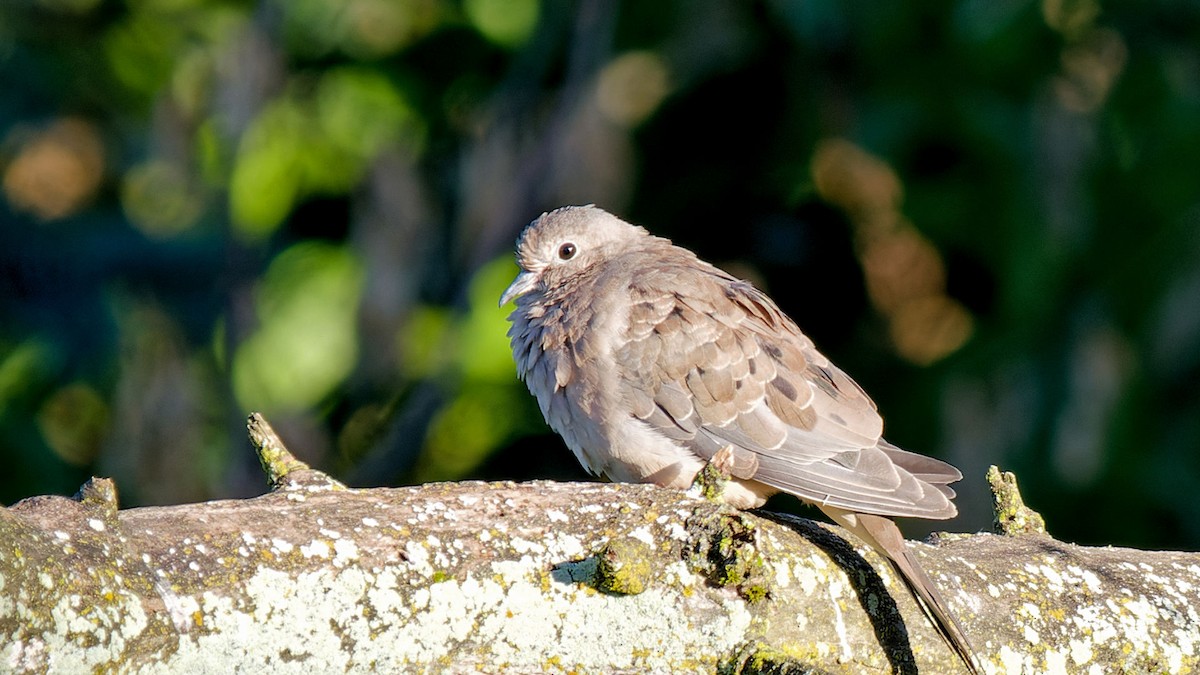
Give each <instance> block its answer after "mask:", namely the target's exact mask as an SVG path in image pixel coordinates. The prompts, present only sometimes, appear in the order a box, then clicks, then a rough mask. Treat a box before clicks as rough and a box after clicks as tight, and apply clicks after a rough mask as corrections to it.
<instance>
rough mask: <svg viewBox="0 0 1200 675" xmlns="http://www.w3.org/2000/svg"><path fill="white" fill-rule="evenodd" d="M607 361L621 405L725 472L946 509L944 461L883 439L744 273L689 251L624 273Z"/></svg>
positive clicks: (807, 492)
mask: <svg viewBox="0 0 1200 675" xmlns="http://www.w3.org/2000/svg"><path fill="white" fill-rule="evenodd" d="M629 291H630V294H631V303H630V309H629V317H628V322H627V324H626V328H625V331H624V333H625V334H624V335H623V336H622V337H623V339H622V340H620V341H618V346H617V349H616V353H615V354H614V356H615V357H616V358H615V362H616V363H617V364H618V366H617V367H618V369H620V371H621V372H620V373H618V380H619V381H620V382H621V387H622V397H623V400H624V402H625V404H626V405H627V406H628V407H629V410H630V412H631V413H632V414H633V415H634V416H635V417H636V418H637V419H640V420H642V421H643V422H644V423H646V424H648V425H650V426H651V427H653V428H654V429H656V430H657V431H658V432H660V433H662V434H664V435H666V436H668V437H670V438H672V439H675V440H676V441H677V442H679V443H680V444H682V445H685V446H687V447H689V448H691V449H692V450H693V451H694V452H696V453H697V454H698V455H700V456H701V457H703V458H706V459H707V458H709V457H712V455H713V454H714V453H716V451H717V450H719V449H721V448H722V447H725V446H727V445H731V446H733V448H734V451H735V452H734V462H733V468H732V473H733V475H734V476H735V477H737V478H742V479H752V480H756V481H759V482H761V483H765V484H767V485H770V486H773V487H775V488H778V489H781V490H784V491H786V492H790V493H792V494H794V495H796V496H798V497H800V498H802V499H806V500H808V501H811V502H815V503H818V504H828V505H831V506H836V507H839V508H843V509H848V510H852V511H858V512H864V513H875V514H880V515H889V516H916V517H923V518H949V517H952V516H953V515H954V514H955V513H956V511H955V508H954V505H953V504H952V503H951V502H950V498H951V497H953V495H954V493H953V491H952V490H951V489H950V488H949V487H946V485H947V484H948V483H952V482H954V481H956V480H958V479H959V478H961V477H962V476H961V474H960V473H959V472H958V470H957V469H955V468H954V467H952V466H950V465H949V464H946V463H944V462H941V461H938V460H935V459H932V458H929V457H924V456H921V455H916V454H913V453H909V452H906V451H904V450H901V449H899V448H897V447H895V446H893V445H891V444H889V443H887V442H886V441H884V440H883V439H882V433H883V420H882V419H881V418H880V416H879V413H878V412H877V411H876V409H875V404H874V403H873V402H872V401H871V399H870V398H869V397H868V396H867V394H866V393H865V392H864V391H863V390H862V389H861V388H860V387H859V386H858V385H857V384H855V382H854V381H853V380H851V379H850V377H849V376H847V375H846V374H845V373H843V372H842V371H841V370H839V369H838V368H837V367H836V366H834V365H833V364H831V363H830V362H829V360H828V359H826V358H825V357H824V356H823V355H822V354H821V353H820V352H818V351H817V350H816V348H815V347H814V346H813V344H812V342H811V341H810V340H809V339H808V338H807V337H805V336H804V335H803V334H802V333H801V332H800V330H799V329H798V328H797V327H796V326H795V324H794V323H792V321H791V320H790V319H788V318H787V317H786V316H784V314H783V313H782V312H781V311H780V310H779V309H778V308H777V307H776V306H775V304H774V303H773V302H772V301H771V300H770V299H769V298H767V297H766V296H765V295H763V294H762V293H761V292H759V291H758V290H757V289H755V288H754V287H753V286H751V285H750V284H748V283H746V282H743V281H739V280H737V279H734V278H733V277H730V276H728V275H727V274H725V273H724V272H722V271H720V270H718V269H717V268H715V267H712V266H709V265H707V264H706V263H702V262H700V261H698V260H695V259H694V258H691V259H688V258H683V259H681V260H678V261H674V262H673V263H670V264H665V265H663V264H660V265H656V266H653V267H649V266H648V267H646V268H645V269H643V270H642V271H640V272H639V273H638V274H635V275H633V278H632V281H631V283H630V286H629Z"/></svg>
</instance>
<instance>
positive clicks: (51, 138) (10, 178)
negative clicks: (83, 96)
mask: <svg viewBox="0 0 1200 675" xmlns="http://www.w3.org/2000/svg"><path fill="white" fill-rule="evenodd" d="M103 174H104V144H103V142H102V141H101V139H100V132H99V131H98V130H97V129H96V127H95V125H93V124H92V123H90V122H88V121H86V120H82V119H79V118H70V117H69V118H64V119H60V120H58V121H56V122H54V123H52V124H51V125H50V126H49V127H47V128H46V129H45V130H44V131H41V132H40V133H37V134H34V135H33V136H32V137H31V138H29V139H28V140H27V141H26V142H25V143H23V144H21V147H20V149H19V150H18V151H17V154H16V157H15V158H14V159H13V161H12V162H11V163H10V164H9V165H8V168H7V169H6V170H5V172H4V194H5V196H6V197H7V198H8V201H9V203H10V204H12V206H13V208H15V209H18V210H21V211H26V212H28V213H32V214H33V215H34V216H37V217H38V218H40V219H42V220H56V219H59V218H65V217H66V216H69V215H71V214H73V213H76V212H78V211H79V210H80V209H82V208H84V207H85V206H87V205H88V203H90V202H91V200H92V198H93V197H94V196H95V194H96V191H97V190H98V189H99V187H100V181H101V178H102V177H103Z"/></svg>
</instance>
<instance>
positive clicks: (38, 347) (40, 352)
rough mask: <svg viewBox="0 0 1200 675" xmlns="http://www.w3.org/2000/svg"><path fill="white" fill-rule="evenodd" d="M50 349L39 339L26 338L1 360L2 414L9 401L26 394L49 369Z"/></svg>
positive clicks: (0, 403) (0, 402)
mask: <svg viewBox="0 0 1200 675" xmlns="http://www.w3.org/2000/svg"><path fill="white" fill-rule="evenodd" d="M50 358H51V354H50V349H49V348H48V347H47V346H46V345H45V344H43V343H42V342H40V341H38V340H26V341H25V342H22V343H21V344H19V345H17V346H16V347H15V348H13V349H12V351H10V352H8V353H7V354H5V355H4V356H3V359H2V360H0V415H3V414H4V413H5V412H6V410H7V408H8V406H9V403H10V402H11V401H12V400H13V399H15V398H17V397H19V396H22V395H24V394H25V393H26V392H27V391H28V389H29V387H30V386H31V385H32V384H34V383H35V382H36V381H37V380H38V379H39V374H40V373H42V372H43V371H45V370H46V369H47V367H48V366H49V363H48V362H49V361H50Z"/></svg>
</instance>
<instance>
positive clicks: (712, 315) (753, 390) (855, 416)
mask: <svg viewBox="0 0 1200 675" xmlns="http://www.w3.org/2000/svg"><path fill="white" fill-rule="evenodd" d="M517 260H518V263H519V264H520V266H521V270H522V272H521V274H520V275H518V277H517V278H516V280H515V281H513V283H512V285H511V286H509V288H508V290H506V291H505V293H504V295H503V297H502V298H501V304H502V305H503V304H506V303H507V302H509V301H511V300H514V299H515V300H516V303H517V308H516V310H515V311H513V313H512V314H511V315H510V316H509V320H510V321H511V322H512V328H511V329H510V330H509V336H510V337H511V339H512V348H513V355H514V358H515V359H516V362H517V369H518V372H519V374H520V375H521V378H522V379H523V380H525V382H526V384H527V385H528V386H529V390H530V391H531V392H532V393H533V394H534V396H536V397H537V400H538V404H539V405H540V407H541V409H542V413H543V415H544V416H545V418H546V422H547V423H548V424H549V425H550V427H551V428H553V429H554V430H555V431H556V432H558V433H559V434H560V435H561V436H562V437H563V439H564V440H565V441H566V443H567V446H568V447H570V448H571V450H572V451H573V452H574V453H575V456H576V457H577V458H578V459H579V461H580V463H582V464H583V466H584V467H585V468H586V469H587V470H588V471H590V472H592V473H593V474H597V475H604V476H607V477H608V478H610V479H612V480H616V481H625V482H652V483H656V484H658V485H662V486H665V487H674V488H679V489H686V488H687V487H688V486H689V485H690V483H691V481H692V479H693V478H694V477H695V475H696V473H697V472H698V471H699V470H700V469H701V468H702V467H703V465H704V463H705V461H707V460H708V459H710V458H712V457H713V455H714V454H716V453H717V451H718V450H721V449H722V448H726V447H729V448H731V450H732V461H731V464H730V467H731V473H732V475H733V477H734V480H733V481H731V482H730V483H729V484H728V485H727V487H726V490H725V495H724V497H725V500H726V501H727V502H729V503H730V504H732V505H734V506H737V507H738V508H753V507H757V506H761V505H762V503H763V502H764V501H765V500H766V498H767V497H768V496H770V495H771V494H773V493H775V492H778V491H784V492H788V493H790V494H793V495H795V496H797V497H799V498H800V499H803V500H804V501H807V502H810V503H813V504H815V505H817V506H818V507H819V508H821V510H822V511H824V512H825V513H826V514H827V515H829V516H830V517H831V518H832V519H833V520H834V521H835V522H837V523H838V524H839V525H842V526H843V527H846V528H847V529H849V530H850V531H852V532H854V534H855V535H857V536H858V537H860V538H861V539H863V540H864V541H865V542H866V543H868V544H870V545H871V546H872V547H873V548H875V549H876V550H878V551H879V552H880V553H882V554H883V555H885V556H886V557H887V558H888V559H889V560H890V561H891V562H892V564H893V566H894V567H895V568H896V569H897V571H898V572H899V573H900V574H901V576H902V577H903V578H904V580H905V582H906V583H907V584H908V586H909V588H910V589H912V591H913V592H914V593H915V594H916V595H917V596H918V597H919V598H920V599H921V601H922V603H923V605H922V606H923V607H924V608H925V610H926V611H927V612H928V613H929V615H930V618H931V619H932V620H933V622H934V624H935V625H936V626H937V627H938V629H939V631H940V632H941V633H942V635H943V636H944V637H945V638H946V640H947V642H948V643H949V644H950V646H951V647H952V648H953V649H954V650H955V652H957V653H958V655H959V656H960V657H961V658H962V660H963V662H964V663H965V664H966V666H967V668H968V670H970V671H971V672H977V670H978V667H977V665H976V662H975V658H974V656H973V653H972V649H971V646H970V643H969V642H968V641H967V639H966V637H965V635H964V634H963V632H962V629H961V628H960V627H959V625H958V623H957V621H955V619H954V618H953V616H952V615H951V614H950V612H949V609H948V607H947V605H946V603H945V601H944V600H943V599H942V597H941V595H940V594H939V593H938V591H937V589H936V588H935V587H934V585H933V583H932V581H931V580H930V579H929V577H928V576H927V575H926V574H925V572H924V571H923V570H922V569H921V567H920V565H918V564H917V561H916V558H915V557H913V555H912V553H911V552H910V551H909V550H908V547H907V546H906V545H905V543H904V539H903V537H902V536H901V534H900V531H899V530H898V529H897V528H896V525H895V524H894V523H893V522H892V521H891V520H890V517H892V516H908V517H916V518H933V519H945V518H951V517H953V516H954V515H955V514H956V513H957V510H956V509H955V507H954V504H953V502H951V499H952V498H953V497H954V491H953V490H952V489H951V488H950V487H948V485H949V484H950V483H953V482H955V481H957V480H959V479H960V478H962V474H961V473H959V471H958V470H957V469H955V468H954V467H953V466H950V465H949V464H946V463H945V462H941V461H939V460H936V459H932V458H929V457H924V456H922V455H917V454H914V453H910V452H906V451H904V450H901V449H900V448H897V447H896V446H894V445H892V444H890V443H888V442H887V441H885V440H883V437H882V434H883V420H882V418H881V417H880V416H879V413H878V412H877V411H876V409H875V404H874V403H873V402H872V401H871V399H870V398H869V397H868V396H867V394H866V393H865V392H864V391H863V390H862V389H861V388H860V387H859V386H858V385H857V384H855V382H854V381H853V380H851V379H850V377H849V376H847V375H846V374H845V373H843V372H842V371H841V370H839V369H838V368H837V366H834V365H833V364H832V363H830V362H829V359H827V358H825V357H824V356H823V355H822V354H821V353H820V352H818V351H817V350H816V348H815V347H814V346H813V343H812V341H810V340H809V339H808V338H807V337H805V336H804V334H803V333H801V332H800V329H799V328H797V327H796V324H794V323H793V322H792V321H791V319H789V318H788V317H787V316H785V315H784V314H783V312H781V311H780V310H779V308H778V307H776V306H775V303H774V302H772V301H771V299H770V298H768V297H767V296H766V295H764V294H763V293H762V292H761V291H759V290H758V289H756V288H754V287H753V286H752V285H750V284H749V283H747V282H745V281H740V280H738V279H736V278H734V277H732V276H730V275H728V274H726V273H725V272H723V271H721V270H720V269H717V268H716V267H713V266H712V265H709V264H708V263H706V262H703V261H702V260H700V259H698V258H697V257H696V256H695V255H694V254H692V253H691V252H690V251H688V250H686V249H683V248H680V247H678V246H674V245H673V244H671V242H670V241H668V240H666V239H662V238H659V237H654V236H651V235H650V234H649V233H648V232H646V231H645V230H644V229H642V228H640V227H635V226H633V225H630V224H628V223H626V222H624V221H622V220H620V219H618V218H617V217H615V216H613V215H611V214H609V213H607V212H605V211H603V210H601V209H598V208H595V207H593V206H583V207H565V208H561V209H558V210H555V211H551V212H549V213H546V214H543V215H542V216H541V217H540V218H538V219H537V220H535V221H534V222H533V223H531V224H530V225H529V227H527V228H526V229H525V231H524V232H523V233H522V234H521V237H520V239H519V240H518V243H517Z"/></svg>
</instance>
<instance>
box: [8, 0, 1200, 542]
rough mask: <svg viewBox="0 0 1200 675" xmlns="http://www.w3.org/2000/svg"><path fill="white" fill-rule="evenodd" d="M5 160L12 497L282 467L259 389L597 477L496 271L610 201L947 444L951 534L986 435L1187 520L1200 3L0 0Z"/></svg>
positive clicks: (311, 420) (1078, 503)
mask: <svg viewBox="0 0 1200 675" xmlns="http://www.w3.org/2000/svg"><path fill="white" fill-rule="evenodd" d="M0 178H2V186H0V187H2V198H0V502H2V503H5V504H9V503H12V502H14V501H16V500H19V499H21V498H23V497H27V496H31V495H36V494H43V493H59V494H71V493H73V492H74V491H75V489H76V488H77V486H78V485H79V483H80V482H81V481H83V480H84V479H86V477H87V476H89V475H92V474H97V475H108V476H112V477H114V478H115V479H116V480H117V483H118V485H119V487H120V489H121V492H122V501H123V504H125V505H139V504H163V503H179V502H186V501H195V500H202V499H211V498H217V497H231V496H245V495H252V494H256V493H259V492H261V491H262V489H263V485H262V478H261V475H260V473H259V471H258V469H257V468H256V466H255V460H254V458H253V456H252V454H251V452H250V450H249V444H248V442H247V441H246V440H245V435H244V419H245V416H246V414H247V413H248V412H249V411H252V410H257V411H261V412H263V413H264V414H266V415H267V417H268V419H270V420H271V421H272V422H273V423H274V424H275V426H276V428H277V429H278V430H279V431H280V432H281V433H282V435H283V436H284V438H285V440H286V441H287V442H288V443H289V445H290V446H291V447H292V448H293V449H294V450H295V452H296V453H297V454H298V455H299V456H301V458H302V459H305V460H306V461H309V462H310V463H312V464H314V465H315V466H318V467H320V468H323V469H326V470H328V471H330V472H331V473H333V474H334V475H336V476H338V477H339V478H342V479H344V480H346V481H348V482H350V483H352V484H354V485H363V486H366V485H398V484H405V483H412V482H421V481H429V480H453V479H461V478H467V477H485V478H512V479H530V478H539V477H550V478H563V479H567V478H580V477H582V473H581V471H580V470H579V469H578V468H577V467H576V466H575V465H574V460H573V459H572V458H571V457H570V454H569V452H568V451H567V450H566V449H565V448H564V447H563V446H562V444H561V442H560V441H558V439H557V438H556V437H554V436H552V435H550V434H549V433H548V431H547V429H546V427H545V425H544V424H543V423H542V421H541V419H540V416H539V415H538V412H537V409H536V405H535V404H534V402H533V400H532V398H531V397H530V396H529V395H528V393H527V392H526V391H525V389H524V387H523V385H521V384H520V383H519V382H518V381H517V380H516V379H515V377H514V368H513V365H512V360H511V355H510V354H509V351H508V347H507V340H506V338H505V335H504V333H505V330H506V327H507V324H506V322H505V316H506V314H507V311H508V309H507V308H506V309H497V308H496V300H497V298H498V297H499V294H500V292H501V290H502V289H503V288H504V287H505V285H506V284H507V283H508V281H509V280H511V278H512V276H513V275H514V274H515V271H516V268H515V266H514V264H513V262H512V258H511V247H512V242H513V240H514V239H515V237H516V235H517V233H518V232H519V231H520V228H521V227H523V226H524V224H526V223H528V222H529V221H530V220H531V219H532V218H534V217H536V216H537V215H538V214H539V213H541V212H542V211H544V210H547V209H550V208H554V207H556V206H559V205H562V204H573V203H574V204H577V203H589V202H594V203H596V204H598V205H601V206H603V207H605V208H607V209H609V210H611V211H613V212H615V213H617V214H619V215H621V216H623V217H625V218H626V219H628V220H631V221H633V222H636V223H638V224H641V225H643V226H645V227H647V228H649V229H650V230H651V231H653V232H655V233H657V234H661V235H664V236H669V237H671V238H673V239H674V240H675V241H677V242H678V243H681V244H683V245H685V246H688V247H690V248H693V249H694V250H696V251H697V252H698V253H699V254H700V255H701V256H702V257H704V258H706V259H708V260H711V261H713V262H715V263H717V264H719V265H722V266H724V267H726V268H727V269H729V270H731V271H732V272H734V273H735V274H737V275H739V276H743V277H746V278H749V279H752V280H753V281H755V283H757V284H760V285H761V286H763V287H764V288H765V289H766V290H767V291H768V292H769V293H770V294H771V295H772V296H773V297H775V298H776V299H777V300H778V302H779V303H780V305H781V306H782V307H783V308H784V310H785V311H787V312H788V313H789V314H790V315H791V316H792V317H793V318H795V319H796V320H797V322H798V323H799V324H800V325H801V326H802V327H803V328H804V330H805V331H806V332H807V333H808V334H809V335H810V336H811V337H812V338H813V339H814V340H815V341H816V342H817V344H818V345H819V346H820V347H821V348H822V349H823V350H824V351H825V352H826V353H827V354H828V355H829V356H831V357H832V358H833V359H834V361H835V362H837V363H838V364H840V365H841V366H842V367H843V369H845V370H846V371H848V372H849V373H850V374H851V375H852V376H854V377H855V378H856V379H857V380H858V381H859V383H860V384H862V385H863V386H864V388H866V390H867V391H869V392H871V394H872V395H873V396H874V398H875V399H876V401H877V403H878V404H879V407H880V409H881V411H882V412H883V414H884V417H885V419H886V420H887V425H888V426H887V431H888V436H889V438H890V439H891V440H892V441H894V442H896V443H897V444H899V445H901V446H903V447H906V448H909V449H912V450H915V451H919V452H923V453H927V454H932V455H936V456H939V457H942V458H944V459H947V460H949V461H951V462H953V463H954V464H956V465H958V466H959V467H960V468H962V469H963V471H964V473H965V474H966V475H967V479H966V480H965V481H964V482H963V483H961V484H960V486H959V487H960V490H959V491H960V499H959V503H960V505H961V508H962V511H963V515H962V516H961V518H960V520H959V521H957V522H955V523H951V524H950V525H948V527H950V528H951V529H958V530H968V531H973V530H978V529H986V528H987V527H988V526H989V512H988V503H987V490H986V487H985V485H984V483H983V472H984V470H985V468H986V467H987V466H988V465H989V464H998V465H1000V466H1001V467H1002V468H1004V469H1006V470H1012V471H1015V472H1016V473H1017V475H1018V477H1019V479H1020V480H1021V482H1022V486H1023V487H1024V490H1025V493H1026V498H1027V500H1028V502H1029V503H1030V504H1031V505H1032V506H1033V507H1034V508H1036V509H1039V510H1041V511H1042V512H1043V513H1044V514H1045V515H1046V516H1047V520H1048V524H1049V529H1050V531H1051V533H1052V534H1054V535H1056V536H1058V537H1060V538H1063V539H1067V540H1071V541H1079V542H1083V543H1091V544H1106V543H1112V544H1119V545H1136V546H1146V547H1169V548H1184V549H1196V548H1198V547H1200V497H1198V496H1197V495H1198V494H1200V4H1197V3H1196V2H1182V1H1178V2H1168V1H1158V2H1137V3H1132V2H1128V3H1100V2H1096V1H1094V0H1093V1H1089V0H1043V1H1042V2H1040V3H1039V2H1034V1H1023V0H963V1H960V2H950V1H940V2H923V3H906V2H872V3H841V2H834V1H832V0H806V1H797V2H792V1H789V0H776V1H759V2H751V1H746V0H699V1H697V2H683V1H675V2H671V1H663V2H623V3H617V2H602V1H598V0H597V1H588V0H583V1H580V2H544V1H539V0H464V1H463V2H443V1H440V0H262V1H261V2H218V1H212V0H157V1H156V0H127V1H126V2H115V1H109V0H8V1H6V2H4V3H2V4H0ZM777 506H780V507H781V508H792V505H790V504H788V503H787V502H781V503H780V504H777ZM913 531H914V532H919V531H920V528H919V527H918V528H915V529H914V530H913Z"/></svg>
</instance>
